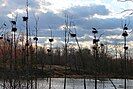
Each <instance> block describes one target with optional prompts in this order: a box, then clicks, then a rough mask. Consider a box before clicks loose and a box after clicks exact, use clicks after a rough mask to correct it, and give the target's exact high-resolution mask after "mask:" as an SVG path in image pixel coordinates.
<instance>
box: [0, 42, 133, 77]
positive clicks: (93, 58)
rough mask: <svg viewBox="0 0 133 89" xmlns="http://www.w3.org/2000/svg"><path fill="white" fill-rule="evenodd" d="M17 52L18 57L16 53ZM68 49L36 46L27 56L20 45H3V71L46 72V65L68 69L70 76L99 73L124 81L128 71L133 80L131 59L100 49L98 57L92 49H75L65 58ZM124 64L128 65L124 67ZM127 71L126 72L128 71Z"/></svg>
mask: <svg viewBox="0 0 133 89" xmlns="http://www.w3.org/2000/svg"><path fill="white" fill-rule="evenodd" d="M15 50H16V54H14V53H15ZM65 50H66V49H65V48H54V49H53V50H52V51H50V52H48V50H47V49H46V47H38V48H37V50H36V48H35V47H33V46H32V45H30V46H29V49H28V54H26V49H25V48H24V47H22V46H21V45H19V46H16V48H14V46H13V45H12V46H11V45H10V44H7V43H6V42H5V43H2V42H1V46H0V68H1V69H17V70H19V69H23V68H26V67H25V66H27V65H28V66H30V68H33V69H34V68H37V69H41V70H42V71H44V72H45V70H48V69H49V68H47V67H46V66H49V65H52V66H55V65H56V66H60V67H59V68H62V67H63V69H64V66H66V67H67V73H68V74H71V73H73V74H78V75H83V74H85V75H87V76H94V75H95V74H97V75H98V76H101V77H115V78H123V77H124V73H125V72H126V74H127V75H128V76H127V77H130V78H132V76H133V61H132V59H131V58H130V59H127V60H126V61H125V59H123V57H121V58H114V57H113V56H111V55H109V54H108V53H106V52H104V50H103V51H102V50H101V49H98V52H97V54H95V55H94V51H93V50H90V49H88V48H82V49H80V50H79V49H76V48H74V47H73V48H67V58H66V51H65ZM27 57H28V58H27ZM125 65H127V66H126V67H125ZM59 68H58V69H57V71H58V70H59ZM124 68H126V69H127V70H126V71H125V70H124ZM53 69H54V68H53ZM69 72H70V73H69Z"/></svg>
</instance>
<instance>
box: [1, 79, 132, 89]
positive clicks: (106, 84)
mask: <svg viewBox="0 0 133 89" xmlns="http://www.w3.org/2000/svg"><path fill="white" fill-rule="evenodd" d="M63 81H64V79H63V78H52V89H63V86H64V84H63ZM112 81H113V83H114V84H115V85H116V87H117V89H123V84H124V80H120V79H112ZM16 82H17V81H16ZM26 83H27V82H26V81H21V83H20V84H21V85H20V86H21V88H18V87H16V88H15V89H27V85H26ZM28 83H29V86H28V87H29V88H28V89H35V87H34V86H35V81H32V83H31V82H28ZM86 83H87V84H86V85H87V89H94V84H95V81H94V80H93V79H86ZM5 84H6V86H10V83H9V82H6V83H5ZM18 84H19V83H18ZM31 85H32V86H31ZM16 86H17V84H16ZM0 89H10V88H3V81H1V82H0ZM37 89H49V82H48V81H47V79H38V80H37ZM66 89H84V87H83V79H73V78H68V79H67V86H66ZM98 89H115V88H114V87H113V85H112V84H111V82H110V81H108V80H106V81H99V80H98ZM127 89H133V80H127Z"/></svg>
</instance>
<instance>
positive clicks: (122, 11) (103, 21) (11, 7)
mask: <svg viewBox="0 0 133 89" xmlns="http://www.w3.org/2000/svg"><path fill="white" fill-rule="evenodd" d="M25 4H26V0H0V24H1V25H2V24H3V23H6V24H7V26H8V27H7V28H8V30H9V29H10V28H11V25H10V21H11V20H15V17H17V28H18V32H25V24H24V22H23V21H22V17H23V16H26V12H25V9H26V5H25ZM132 13H133V1H132V0H127V1H125V0H29V17H30V18H29V29H30V35H31V36H34V35H35V26H36V25H35V22H36V21H35V17H36V18H37V17H38V18H39V20H38V37H39V43H40V44H41V45H43V44H46V45H47V44H48V37H49V36H50V30H49V27H51V29H52V32H53V36H54V39H55V41H54V46H63V42H64V24H65V20H66V15H68V20H69V21H70V22H73V23H74V24H75V26H73V29H74V28H75V29H76V33H77V36H78V40H79V43H80V44H81V45H82V47H89V46H90V45H92V39H93V34H92V33H91V31H92V27H95V28H97V29H98V31H99V35H100V34H103V35H102V37H101V38H100V42H102V43H106V44H111V45H112V44H122V43H123V37H122V36H121V34H122V27H123V25H124V24H125V23H126V24H128V28H129V31H128V32H131V31H132V29H133V16H132ZM1 30H2V29H1ZM74 32H75V31H74ZM132 34H133V33H132V32H131V33H130V34H129V36H128V38H127V40H128V45H129V46H130V47H132V46H133V45H132V43H133V41H132V38H133V35H132ZM99 35H98V36H99ZM69 41H70V42H69V43H71V44H74V43H75V40H74V39H73V38H70V40H69Z"/></svg>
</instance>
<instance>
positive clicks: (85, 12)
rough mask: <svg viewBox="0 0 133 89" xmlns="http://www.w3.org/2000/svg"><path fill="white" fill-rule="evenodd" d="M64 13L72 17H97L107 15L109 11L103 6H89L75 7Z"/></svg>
mask: <svg viewBox="0 0 133 89" xmlns="http://www.w3.org/2000/svg"><path fill="white" fill-rule="evenodd" d="M64 13H70V14H72V15H76V16H80V17H88V16H93V15H94V14H98V15H108V14H109V10H108V9H107V8H106V7H105V6H104V5H91V6H75V7H71V8H69V9H67V10H65V11H64Z"/></svg>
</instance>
